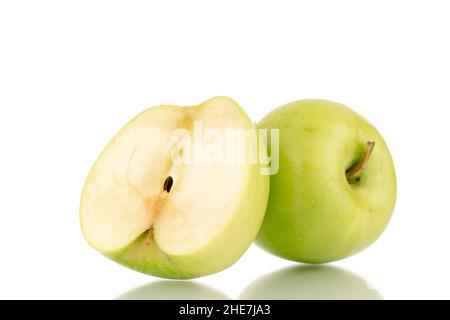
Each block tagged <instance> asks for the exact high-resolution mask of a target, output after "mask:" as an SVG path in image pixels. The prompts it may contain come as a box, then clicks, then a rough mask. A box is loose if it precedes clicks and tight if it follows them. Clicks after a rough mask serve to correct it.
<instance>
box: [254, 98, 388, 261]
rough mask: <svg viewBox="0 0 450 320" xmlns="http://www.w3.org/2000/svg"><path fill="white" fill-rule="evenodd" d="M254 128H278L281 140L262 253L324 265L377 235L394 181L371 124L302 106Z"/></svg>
mask: <svg viewBox="0 0 450 320" xmlns="http://www.w3.org/2000/svg"><path fill="white" fill-rule="evenodd" d="M258 126H259V128H264V129H279V139H280V140H279V150H280V154H279V172H278V173H277V174H275V175H272V176H271V178H270V180H271V181H270V196H269V203H268V206H267V211H266V215H265V218H264V222H263V225H262V227H261V230H260V232H259V234H258V237H257V244H258V245H259V246H260V247H262V248H264V249H266V250H267V251H269V252H271V253H273V254H275V255H277V256H280V257H283V258H286V259H289V260H293V261H299V262H305V263H326V262H331V261H335V260H339V259H343V258H345V257H348V256H351V255H353V254H355V253H357V252H359V251H361V250H363V249H364V248H366V247H368V246H369V245H370V244H371V243H373V242H374V241H375V240H376V239H377V238H378V237H379V236H380V234H381V233H382V232H383V230H384V229H385V227H386V225H387V224H388V222H389V220H390V217H391V215H392V212H393V209H394V205H395V200H396V177H395V170H394V164H393V161H392V158H391V155H390V153H389V150H388V147H387V146H386V143H385V141H384V140H383V138H382V137H381V135H380V133H378V131H377V130H376V129H375V128H374V127H373V126H372V125H371V124H370V123H369V122H367V121H366V120H365V119H364V118H362V117H361V116H359V115H358V114H356V113H355V112H353V111H352V110H351V109H349V108H347V107H345V106H344V105H341V104H338V103H334V102H330V101H325V100H304V101H296V102H292V103H289V104H287V105H285V106H282V107H280V108H278V109H275V110H274V111H272V112H271V113H269V114H268V115H267V116H266V117H265V118H264V119H262V120H261V122H260V123H259V124H258ZM272 156H273V155H272Z"/></svg>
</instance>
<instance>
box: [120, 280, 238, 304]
mask: <svg viewBox="0 0 450 320" xmlns="http://www.w3.org/2000/svg"><path fill="white" fill-rule="evenodd" d="M117 299H118V300H229V298H228V297H227V296H226V295H224V294H223V293H221V292H219V291H217V290H214V289H211V288H208V287H206V286H204V285H201V284H198V283H195V282H188V281H170V280H168V281H158V282H152V283H149V284H147V285H145V286H142V287H139V288H137V289H134V290H131V291H128V292H127V293H125V294H123V295H121V296H120V297H118V298H117Z"/></svg>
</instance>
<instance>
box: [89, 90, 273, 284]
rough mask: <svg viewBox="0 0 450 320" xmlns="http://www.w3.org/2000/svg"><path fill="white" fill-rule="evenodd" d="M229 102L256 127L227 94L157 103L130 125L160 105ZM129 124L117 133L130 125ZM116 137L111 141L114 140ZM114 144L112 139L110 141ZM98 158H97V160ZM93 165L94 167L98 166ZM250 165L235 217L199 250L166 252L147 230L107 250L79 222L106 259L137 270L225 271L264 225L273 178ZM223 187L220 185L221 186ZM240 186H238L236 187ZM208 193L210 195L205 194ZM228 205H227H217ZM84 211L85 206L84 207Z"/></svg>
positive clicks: (172, 275) (193, 274) (167, 273)
mask: <svg viewBox="0 0 450 320" xmlns="http://www.w3.org/2000/svg"><path fill="white" fill-rule="evenodd" d="M215 103H227V104H232V105H233V107H234V108H237V109H238V113H239V117H241V118H242V119H245V121H246V123H247V126H248V128H253V129H256V124H255V123H254V122H252V121H251V119H250V118H249V117H248V116H247V114H246V113H245V111H244V110H243V109H242V108H241V107H240V106H239V105H238V104H237V103H236V102H234V101H233V100H232V99H230V98H227V97H214V98H211V99H209V100H207V101H205V102H204V103H202V104H200V105H197V106H188V107H183V106H157V107H153V108H150V109H148V110H146V111H144V112H143V113H141V114H140V115H138V116H137V117H135V118H134V119H133V120H131V121H130V122H129V124H131V123H132V122H133V121H135V120H136V119H137V118H139V117H140V116H141V115H143V114H145V113H147V112H151V111H152V110H154V109H157V108H166V107H170V108H180V109H187V108H189V109H199V108H204V107H206V105H208V104H215ZM129 124H127V125H126V126H125V127H124V128H123V129H122V130H121V131H120V132H119V133H118V134H117V135H116V137H117V136H118V135H120V134H121V132H122V131H123V130H125V129H126V128H127V126H128V125H129ZM114 139H115V138H113V140H112V141H114ZM110 143H112V142H110ZM108 148H109V145H108V146H107V147H106V148H105V149H104V151H103V152H102V154H101V155H100V156H99V159H100V158H101V157H102V155H103V154H105V153H106V152H108ZM97 162H98V160H97V161H96V163H97ZM96 163H95V164H94V166H93V168H94V167H95V166H96ZM249 166H250V167H251V168H250V169H249V170H248V173H247V175H246V177H245V179H243V180H242V181H235V183H236V184H239V186H240V187H242V186H243V189H244V192H243V193H242V195H241V197H240V198H239V199H238V203H239V205H238V206H236V209H235V211H234V213H233V214H232V216H233V218H231V219H230V221H228V223H227V225H226V226H225V227H224V228H223V229H222V230H221V232H220V233H218V234H217V235H216V236H215V237H214V239H213V240H212V241H210V242H209V243H208V244H207V245H204V246H203V247H202V248H201V249H200V250H198V251H195V252H193V253H189V254H183V255H174V254H167V253H165V252H164V251H163V250H161V248H159V247H158V245H157V243H156V241H154V240H153V241H150V242H149V241H148V235H147V233H144V234H142V235H140V236H139V237H137V238H136V239H135V240H134V241H133V242H131V243H130V244H128V245H126V246H125V247H123V248H121V249H119V250H115V251H104V250H101V249H99V248H96V246H95V244H93V243H92V242H90V240H89V237H88V236H87V234H86V232H85V229H84V228H83V224H84V223H83V218H82V215H80V225H81V229H82V231H83V235H84V238H85V240H86V241H87V242H88V243H89V244H90V245H91V246H92V247H94V248H95V249H97V250H98V251H99V252H100V253H102V254H103V255H104V256H106V257H107V258H110V259H111V260H113V261H115V262H117V263H119V264H121V265H123V266H126V267H128V268H131V269H134V270H136V271H139V272H142V273H145V274H148V275H153V276H158V277H161V278H167V279H193V278H198V277H202V276H206V275H210V274H213V273H216V272H219V271H222V270H224V269H226V268H228V267H229V266H231V265H232V264H234V263H235V262H236V261H237V260H238V259H239V258H240V257H241V256H242V255H243V254H244V253H245V251H246V250H247V249H248V247H249V246H250V245H251V243H252V242H253V241H254V240H255V238H256V235H257V233H258V230H259V228H260V226H261V224H262V221H263V218H264V213H265V209H266V205H267V201H268V194H269V183H270V179H269V176H267V175H262V174H261V166H262V165H260V164H258V163H257V164H249ZM91 179H93V169H91V172H90V174H89V175H88V178H87V179H86V183H85V186H84V188H83V191H82V197H81V204H80V208H83V202H84V198H85V196H86V193H87V192H88V186H89V184H90V182H91ZM219 187H220V186H219ZM236 187H237V186H236ZM206 196H207V195H206ZM220 205H227V204H223V203H222V204H218V206H220ZM81 210H83V209H81Z"/></svg>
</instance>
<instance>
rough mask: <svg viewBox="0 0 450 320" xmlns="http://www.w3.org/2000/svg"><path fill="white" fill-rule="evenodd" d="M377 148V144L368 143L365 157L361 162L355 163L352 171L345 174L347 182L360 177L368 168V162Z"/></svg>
mask: <svg viewBox="0 0 450 320" xmlns="http://www.w3.org/2000/svg"><path fill="white" fill-rule="evenodd" d="M374 148H375V142H374V141H369V142H367V143H366V148H365V149H364V155H363V157H362V159H361V160H360V161H358V162H357V163H355V164H354V165H353V166H352V167H351V168H350V169H348V170H347V171H346V172H345V176H346V177H347V180H349V181H350V180H351V179H353V178H354V177H356V176H358V175H359V174H360V173H361V172H362V171H363V170H364V168H365V167H366V164H367V162H368V161H369V159H370V156H371V155H372V152H373V149H374Z"/></svg>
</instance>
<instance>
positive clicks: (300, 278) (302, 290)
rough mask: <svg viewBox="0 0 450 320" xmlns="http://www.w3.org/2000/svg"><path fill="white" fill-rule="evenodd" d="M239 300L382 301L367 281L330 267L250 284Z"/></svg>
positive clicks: (285, 273)
mask: <svg viewBox="0 0 450 320" xmlns="http://www.w3.org/2000/svg"><path fill="white" fill-rule="evenodd" d="M239 299H242V300H321V299H323V300H382V299H383V298H382V296H381V295H380V293H378V291H377V290H375V289H374V288H373V287H370V286H369V285H368V284H367V281H366V280H365V279H363V278H361V277H359V276H357V275H355V274H353V273H351V272H349V271H346V270H344V269H341V268H337V267H332V266H300V267H290V268H286V269H282V270H280V271H276V272H273V273H270V274H268V275H266V276H263V277H261V278H259V279H257V280H255V281H254V282H253V283H251V284H250V285H249V286H247V288H245V290H244V291H243V292H242V294H241V295H240V297H239Z"/></svg>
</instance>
